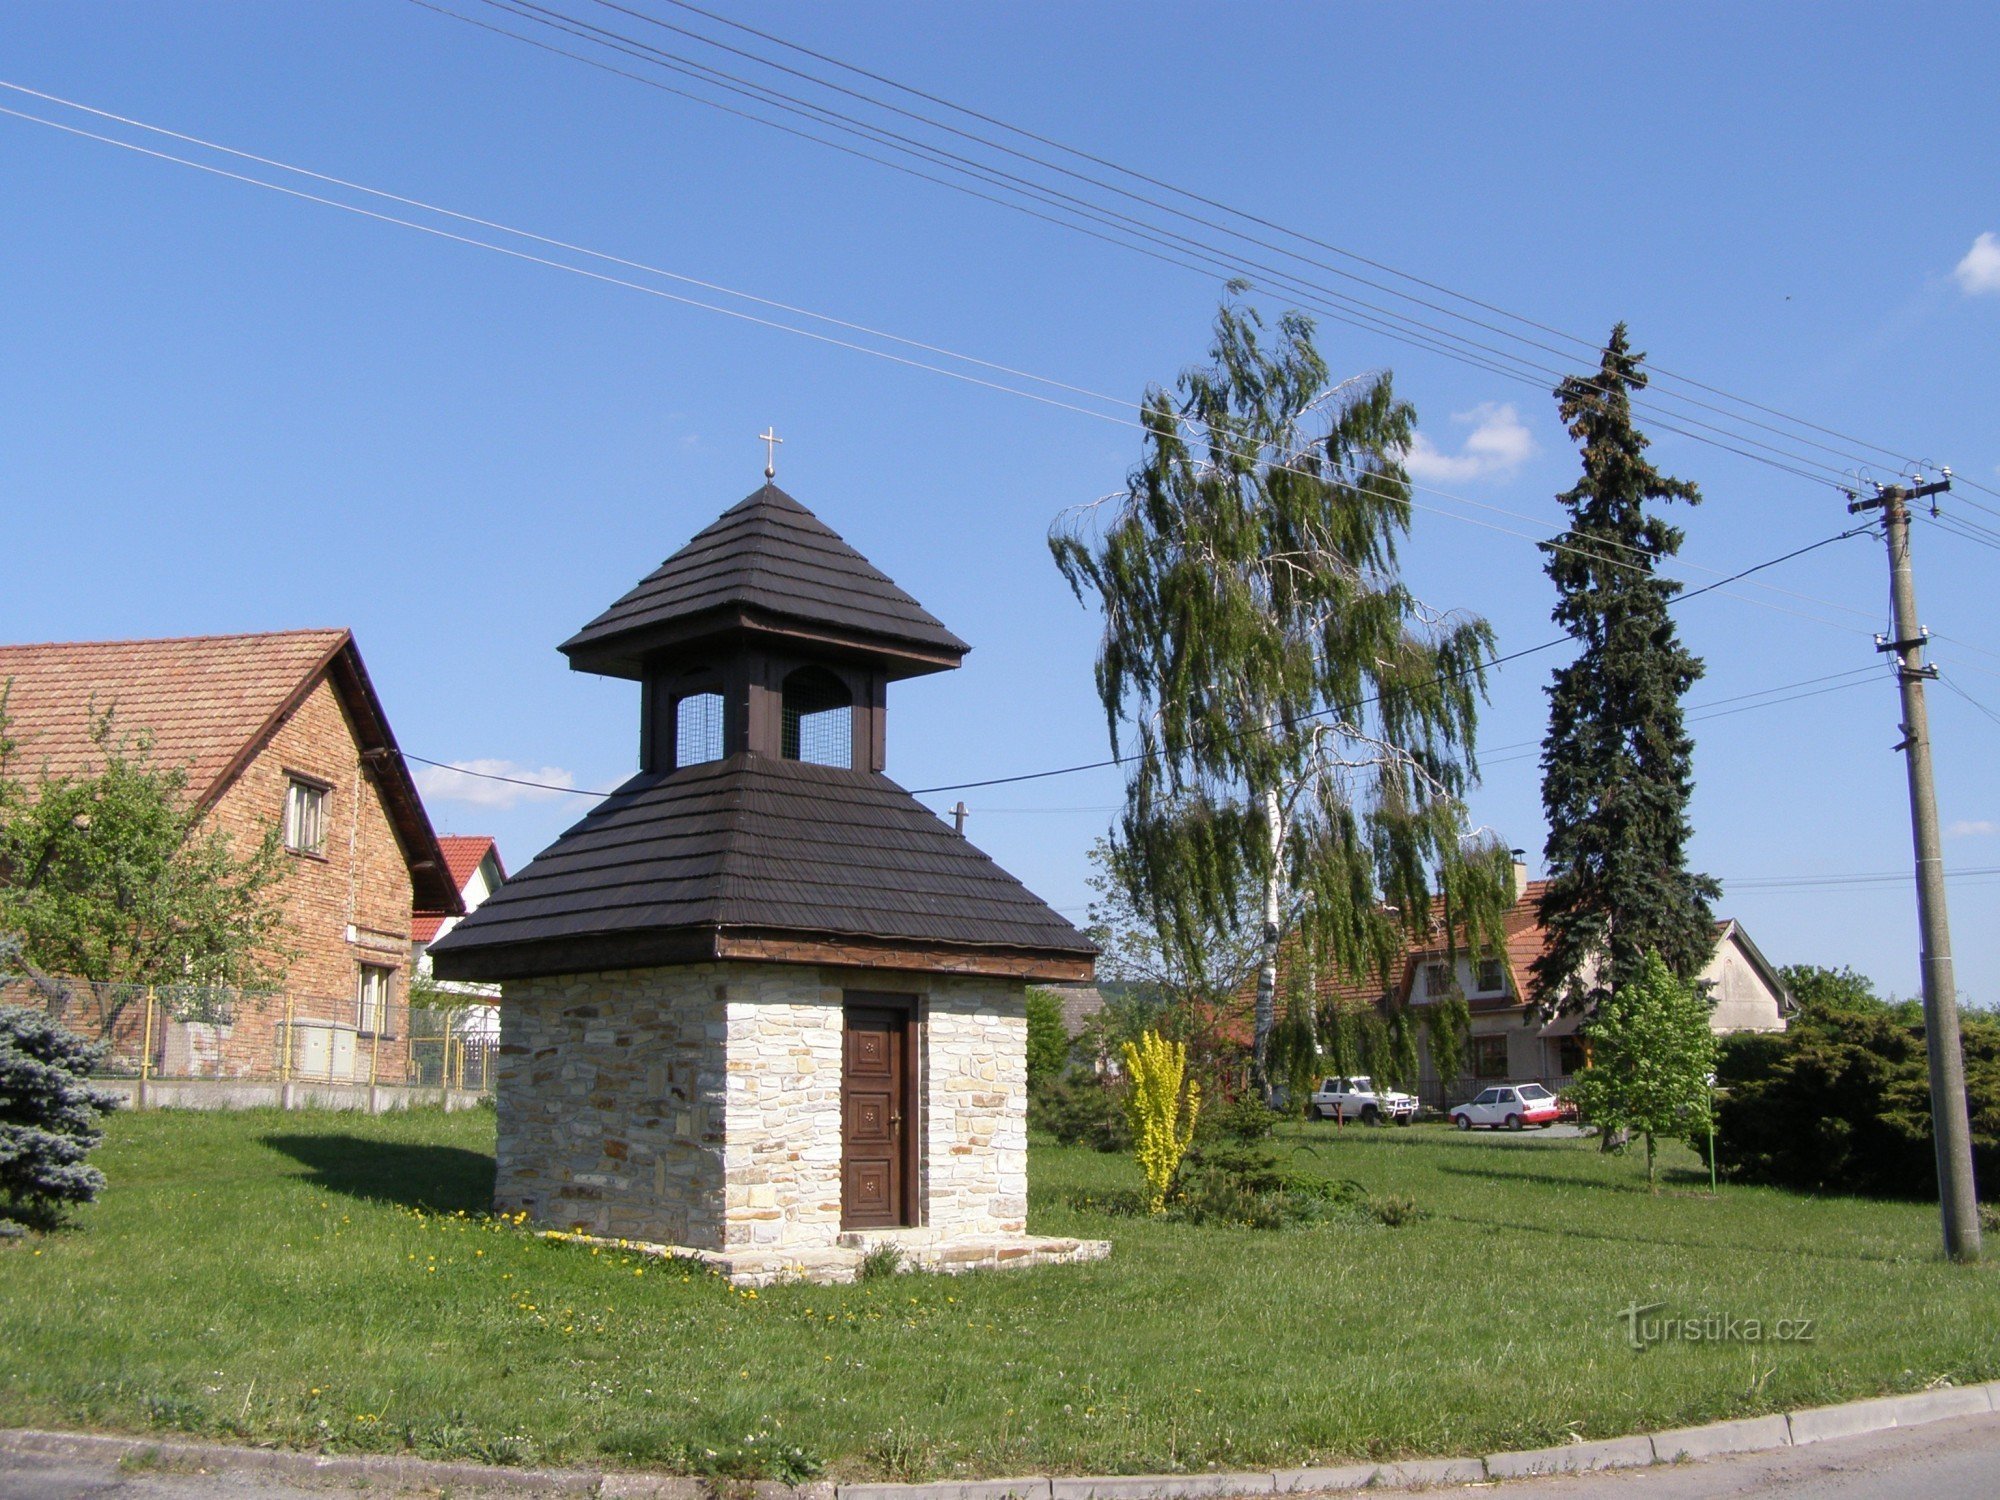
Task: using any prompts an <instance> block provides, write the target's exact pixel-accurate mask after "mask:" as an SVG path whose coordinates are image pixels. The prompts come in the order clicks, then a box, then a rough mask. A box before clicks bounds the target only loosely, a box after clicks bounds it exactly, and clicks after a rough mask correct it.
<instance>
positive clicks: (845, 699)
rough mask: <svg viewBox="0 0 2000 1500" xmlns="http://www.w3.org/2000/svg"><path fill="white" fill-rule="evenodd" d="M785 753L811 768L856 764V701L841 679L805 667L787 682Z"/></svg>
mask: <svg viewBox="0 0 2000 1500" xmlns="http://www.w3.org/2000/svg"><path fill="white" fill-rule="evenodd" d="M784 718H785V723H784V734H785V739H784V745H783V747H782V748H783V752H784V757H785V759H786V760H802V761H805V762H806V763H807V764H808V765H815V766H839V767H842V768H843V769H846V768H849V767H852V766H853V764H854V700H853V699H852V698H851V697H849V696H848V692H847V689H846V687H845V686H844V685H842V683H841V681H840V679H839V678H838V677H835V676H834V675H833V674H832V673H831V672H826V671H822V670H820V669H818V668H816V667H802V668H800V669H799V670H798V671H796V672H794V673H792V675H791V676H790V677H787V678H786V679H785V714H784Z"/></svg>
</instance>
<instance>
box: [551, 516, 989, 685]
mask: <svg viewBox="0 0 2000 1500" xmlns="http://www.w3.org/2000/svg"><path fill="white" fill-rule="evenodd" d="M746 630H747V631H754V632H761V633H764V634H775V635H786V634H793V633H796V632H798V631H800V630H803V631H805V632H806V633H807V634H808V635H809V636H810V638H812V639H813V640H815V641H816V642H819V643H822V644H826V643H837V644H841V645H845V646H846V647H848V648H849V649H851V650H856V651H860V652H862V653H864V654H869V655H875V656H879V657H882V658H884V659H886V660H888V661H890V662H892V663H893V664H894V668H895V670H894V675H897V676H906V675H915V674H916V673H920V672H935V671H940V670H943V669H945V668H948V667H952V666H955V665H957V663H958V660H959V658H961V657H962V656H964V655H965V653H966V652H967V651H969V650H970V649H971V647H969V646H967V645H966V643H965V642H964V641H962V640H960V639H959V638H958V637H957V636H955V635H953V634H952V633H951V632H950V631H949V630H947V629H945V627H944V625H943V624H942V623H941V622H940V621H939V620H938V619H937V618H936V617H935V616H934V615H932V614H931V613H930V612H929V611H928V610H926V609H925V608H924V607H923V606H922V605H921V604H919V603H917V601H916V600H914V599H912V598H911V597H910V596H909V595H908V594H906V593H904V592H903V591H902V590H901V589H899V588H898V587H896V585H895V584H894V583H892V582H891V581H890V580H889V578H888V577H887V576H886V575H885V574H883V573H882V572H881V571H880V570H878V569H877V568H876V567H875V566H874V565H873V564H871V563H870V562H869V561H868V560H867V559H866V558H864V557H863V556H862V555H861V554H860V553H858V552H856V551H855V550H854V549H853V548H852V547H850V546H848V545H847V543H846V542H844V541H842V540H841V539H840V537H839V536H838V535H836V534H835V533H834V531H833V530H832V528H831V527H829V526H827V525H826V524H825V523H824V522H822V521H821V520H820V519H819V518H818V517H817V516H815V515H814V514H813V513H812V512H811V511H809V510H807V509H806V508H805V507H804V506H803V505H801V504H799V502H798V501H796V500H794V499H793V498H792V497H791V496H790V495H787V494H786V493H785V492H784V491H783V490H781V489H779V488H778V487H777V486H776V485H775V484H766V485H765V486H764V487H763V488H762V489H760V490H758V491H757V492H756V493H754V494H752V495H750V496H749V497H748V498H746V499H744V500H742V501H741V502H739V503H738V504H736V505H734V506H731V507H730V508H729V509H728V510H726V511H724V512H723V513H722V515H721V516H720V517H719V518H718V519H717V520H716V521H715V522H714V524H713V525H711V526H709V527H707V528H706V529H705V530H703V531H701V532H699V533H698V534H697V535H696V536H695V538H694V540H692V541H691V542H689V543H688V544H687V545H686V546H685V547H683V548H681V550H680V551H678V552H676V553H675V554H674V555H673V556H672V557H670V558H668V559H667V560H666V561H665V562H663V563H661V564H660V566H659V567H657V568H655V569H654V570H653V571H652V572H651V573H649V574H647V575H646V577H645V578H643V579H641V580H640V582H639V583H638V584H637V585H636V586H635V587H633V588H632V589H631V590H630V591H628V592H627V593H626V594H625V595H624V596H623V597H622V598H620V599H619V600H618V601H617V602H616V603H615V604H613V605H612V606H611V607H610V608H609V609H607V610H605V611H604V612H603V613H602V614H600V615H599V616H598V617H597V618H596V619H594V620H592V621H591V622H590V623H589V624H588V625H586V626H584V627H583V629H581V630H579V631H578V632H577V633H576V634H575V635H573V636H571V637H570V638H569V639H568V640H567V641H564V642H563V644H562V647H561V650H562V651H563V653H564V654H565V655H566V656H568V657H569V659H570V665H571V666H573V667H575V668H577V669H578V670H580V671H587V672H602V673H605V674H607V675H610V676H615V677H634V678H636V677H639V676H640V675H641V673H642V664H643V660H644V658H645V656H646V655H647V654H649V653H651V652H655V651H659V650H662V649H665V648H669V647H673V646H676V645H685V644H687V643H688V642H690V641H698V640H702V639H705V638H708V637H711V636H715V635H720V634H724V633H728V632H731V631H746Z"/></svg>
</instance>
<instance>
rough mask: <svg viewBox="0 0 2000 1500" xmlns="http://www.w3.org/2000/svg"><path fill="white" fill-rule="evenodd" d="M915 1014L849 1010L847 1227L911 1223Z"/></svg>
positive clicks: (844, 1163)
mask: <svg viewBox="0 0 2000 1500" xmlns="http://www.w3.org/2000/svg"><path fill="white" fill-rule="evenodd" d="M909 1036H910V1025H909V1017H908V1016H907V1015H906V1014H905V1013H904V1012H902V1011H900V1010H888V1009H883V1008H880V1007H876V1006H866V1005H850V1006H848V1007H847V1008H846V1028H845V1037H844V1040H843V1043H842V1049H841V1073H840V1127H841V1128H840V1136H841V1140H840V1222H841V1227H843V1228H846V1229H874V1228H887V1227H892V1226H895V1225H900V1224H907V1223H910V1222H912V1220H911V1218H910V1215H909V1212H908V1200H909V1191H908V1188H909V1183H908V1181H907V1174H906V1171H905V1158H906V1154H907V1153H906V1146H907V1143H908V1137H907V1135H906V1133H907V1132H909V1131H911V1130H913V1129H914V1128H915V1123H916V1122H915V1121H914V1120H911V1119H909V1118H907V1106H908V1099H907V1094H908V1086H909V1078H910V1068H909V1050H910V1047H909Z"/></svg>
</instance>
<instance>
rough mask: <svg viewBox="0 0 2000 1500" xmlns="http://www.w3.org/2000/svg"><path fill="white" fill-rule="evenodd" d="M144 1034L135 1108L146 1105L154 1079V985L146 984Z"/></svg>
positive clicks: (140, 1048) (140, 1052)
mask: <svg viewBox="0 0 2000 1500" xmlns="http://www.w3.org/2000/svg"><path fill="white" fill-rule="evenodd" d="M141 1026H142V1031H143V1035H142V1038H141V1040H140V1042H139V1092H138V1097H137V1098H136V1099H135V1100H134V1101H133V1106H132V1107H133V1108H134V1109H144V1108H145V1107H146V1085H147V1084H149V1083H151V1082H152V1079H153V987H152V986H151V985H150V984H149V985H147V986H146V1017H145V1020H144V1021H143V1022H142V1023H141Z"/></svg>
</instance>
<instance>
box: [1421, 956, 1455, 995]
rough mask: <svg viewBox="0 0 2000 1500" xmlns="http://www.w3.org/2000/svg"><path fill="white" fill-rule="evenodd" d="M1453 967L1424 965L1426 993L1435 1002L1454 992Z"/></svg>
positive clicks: (1448, 965)
mask: <svg viewBox="0 0 2000 1500" xmlns="http://www.w3.org/2000/svg"><path fill="white" fill-rule="evenodd" d="M1452 989H1453V985H1452V982H1451V965H1450V964H1425V965H1424V993H1425V994H1426V995H1428V996H1430V997H1431V999H1433V1000H1441V999H1443V998H1444V997H1445V996H1446V995H1449V994H1450V993H1451V992H1452Z"/></svg>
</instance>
